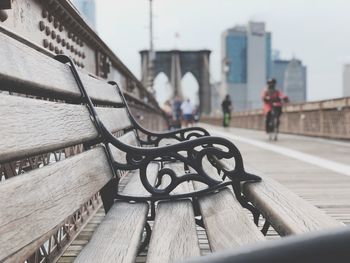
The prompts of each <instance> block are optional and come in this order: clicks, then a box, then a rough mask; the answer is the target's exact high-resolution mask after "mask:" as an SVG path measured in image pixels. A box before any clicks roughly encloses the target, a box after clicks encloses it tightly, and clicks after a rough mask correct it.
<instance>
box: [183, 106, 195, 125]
mask: <svg viewBox="0 0 350 263" xmlns="http://www.w3.org/2000/svg"><path fill="white" fill-rule="evenodd" d="M181 111H182V118H183V121H184V126H185V127H188V125H189V124H191V125H192V122H193V112H194V106H193V105H192V103H191V101H190V99H186V100H185V101H184V102H183V103H182V104H181Z"/></svg>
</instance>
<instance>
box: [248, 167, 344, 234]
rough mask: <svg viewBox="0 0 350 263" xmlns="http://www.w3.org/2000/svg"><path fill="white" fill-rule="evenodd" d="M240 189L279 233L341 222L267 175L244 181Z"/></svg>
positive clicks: (297, 232)
mask: <svg viewBox="0 0 350 263" xmlns="http://www.w3.org/2000/svg"><path fill="white" fill-rule="evenodd" d="M248 171H249V170H248ZM250 172H252V171H251V169H250ZM254 173H255V174H259V176H261V173H259V172H256V171H254ZM243 192H244V194H245V195H246V196H247V197H248V199H249V201H251V202H252V203H253V204H254V205H255V206H256V207H257V208H258V209H259V210H260V211H261V213H262V214H263V215H264V217H265V218H267V219H268V220H269V221H270V222H271V224H272V226H273V227H274V229H275V230H276V231H277V232H278V233H279V234H280V235H282V236H285V235H291V234H301V233H305V232H309V231H315V230H322V229H328V228H333V227H339V226H341V225H342V224H341V223H339V222H337V221H336V220H335V219H333V218H331V217H330V216H328V215H326V214H325V213H324V212H323V211H321V210H320V209H318V208H316V207H315V206H313V205H311V204H310V203H308V202H307V201H305V200H304V199H302V198H300V197H299V196H297V195H296V194H294V193H293V192H291V191H290V190H288V189H287V188H286V187H284V186H283V185H281V184H280V183H278V182H276V181H275V180H273V179H271V178H269V177H268V176H263V177H262V181H261V182H260V183H247V184H245V185H244V187H243Z"/></svg>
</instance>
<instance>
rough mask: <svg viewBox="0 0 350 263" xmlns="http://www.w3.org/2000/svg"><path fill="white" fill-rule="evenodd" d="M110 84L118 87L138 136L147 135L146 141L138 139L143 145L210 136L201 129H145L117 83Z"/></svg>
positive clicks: (111, 82) (155, 144) (110, 82)
mask: <svg viewBox="0 0 350 263" xmlns="http://www.w3.org/2000/svg"><path fill="white" fill-rule="evenodd" d="M108 83H109V84H111V85H114V86H115V87H116V89H117V91H118V93H119V95H120V97H121V98H122V100H123V104H124V106H125V107H126V111H127V114H128V116H129V119H130V121H131V124H132V125H133V126H134V128H135V130H137V134H138V135H140V133H141V134H142V133H143V134H144V135H146V140H143V139H142V138H140V136H139V138H138V139H139V140H140V142H141V145H150V146H158V145H159V142H160V141H161V140H163V139H175V140H177V141H179V142H182V141H187V140H189V139H191V138H199V137H203V136H210V134H209V132H208V131H207V130H206V129H204V128H201V127H189V128H183V129H179V130H175V131H169V132H153V131H149V130H147V129H145V128H144V127H142V126H141V125H140V124H139V123H138V122H137V121H136V120H135V118H134V117H133V116H132V114H131V111H130V108H129V106H128V103H127V102H126V99H125V97H124V94H123V92H122V91H121V89H120V87H119V85H118V84H117V83H116V82H115V81H109V82H108Z"/></svg>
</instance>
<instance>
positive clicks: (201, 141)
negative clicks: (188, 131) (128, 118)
mask: <svg viewBox="0 0 350 263" xmlns="http://www.w3.org/2000/svg"><path fill="white" fill-rule="evenodd" d="M100 125H101V130H102V134H103V138H105V143H106V145H107V149H109V144H112V145H113V146H115V147H117V148H118V149H119V150H121V151H123V152H125V153H126V163H120V162H117V161H115V160H113V166H114V168H115V169H123V170H137V169H139V170H140V180H141V182H142V184H143V186H144V187H145V189H146V190H147V191H148V192H149V193H150V195H149V196H145V197H135V196H122V195H118V197H119V198H121V199H127V200H134V201H138V200H143V201H144V200H163V199H177V198H184V197H195V196H199V195H202V194H207V193H210V192H213V191H216V190H218V189H220V188H223V187H225V186H227V185H232V186H233V188H234V190H235V194H236V196H237V198H238V199H239V200H240V199H241V191H240V184H241V182H247V181H250V182H257V181H260V180H261V178H260V177H258V176H256V175H253V174H249V173H247V172H246V171H245V170H244V165H243V159H242V156H241V154H240V152H239V150H238V149H237V147H236V146H235V145H234V144H233V143H232V142H230V141H228V140H226V139H224V138H221V137H202V138H197V139H193V140H189V141H185V142H179V143H176V144H173V145H168V146H162V147H155V148H142V147H133V146H130V145H126V144H124V143H122V142H120V141H119V140H118V139H116V138H115V137H114V136H113V134H111V133H110V132H109V131H108V130H107V128H106V127H105V126H104V125H103V123H100ZM205 157H207V158H208V160H209V159H211V158H213V157H215V158H216V159H218V160H221V159H223V158H224V159H234V163H235V167H234V169H233V170H226V169H223V168H220V171H221V173H222V176H224V177H226V178H229V180H226V181H218V180H215V179H213V178H212V177H211V176H210V175H209V174H208V173H207V171H206V170H205V169H204V167H203V165H202V163H203V159H204V158H205ZM168 160H172V161H178V162H181V163H183V164H184V167H186V168H185V169H184V172H183V174H182V175H180V176H178V175H177V174H176V173H175V171H173V170H172V169H170V168H167V167H163V165H162V164H163V162H166V161H168ZM154 162H159V163H160V164H161V169H160V170H159V171H158V175H157V178H158V179H161V178H162V177H163V176H165V175H168V176H169V177H170V179H171V181H170V183H169V184H168V185H167V186H166V187H165V188H163V189H160V188H158V187H157V185H156V186H154V185H153V184H151V183H150V182H149V180H148V177H147V167H148V166H149V165H150V164H151V163H154ZM186 181H198V182H201V183H203V184H205V185H206V188H204V189H203V190H200V191H195V192H191V193H185V194H171V192H172V191H173V190H174V189H175V188H176V187H177V186H178V185H180V184H181V183H184V182H186Z"/></svg>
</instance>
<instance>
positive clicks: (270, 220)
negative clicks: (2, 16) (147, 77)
mask: <svg viewBox="0 0 350 263" xmlns="http://www.w3.org/2000/svg"><path fill="white" fill-rule="evenodd" d="M0 47H1V48H0V89H1V90H3V91H9V92H10V93H15V94H12V95H7V94H0V127H1V130H0V135H1V136H0V164H4V163H8V162H11V161H16V160H22V159H23V158H28V157H31V156H37V155H39V154H43V153H48V152H54V151H56V150H59V149H63V148H66V147H71V146H76V145H80V144H82V145H83V148H84V151H83V152H82V153H79V154H76V155H74V156H71V157H69V158H66V159H65V160H62V161H59V162H56V163H53V164H50V165H40V167H39V168H38V169H34V170H32V171H29V172H27V173H24V174H21V175H18V176H15V177H13V178H9V179H6V180H4V181H1V182H0V211H1V213H0V244H1V247H0V262H24V261H25V260H26V259H27V258H29V257H30V256H31V255H32V254H33V253H34V252H35V251H37V249H38V248H40V247H41V248H42V251H45V250H44V248H45V247H47V246H48V243H47V242H48V241H47V240H48V239H49V238H50V237H51V236H52V234H53V233H55V232H56V231H57V229H59V228H60V227H62V226H63V227H65V220H66V219H67V218H69V217H70V216H71V215H72V214H74V213H75V212H76V211H77V210H78V209H79V208H80V207H81V205H82V204H84V202H86V201H88V200H89V199H90V198H91V196H93V195H96V193H98V192H99V193H100V195H101V198H102V201H103V205H104V209H105V211H106V216H105V218H104V220H103V222H102V223H101V224H100V226H99V227H98V228H97V230H96V231H95V233H94V235H93V236H92V238H91V240H90V241H89V243H88V244H87V245H86V246H85V247H84V249H83V250H82V251H81V253H80V254H79V256H78V257H77V259H76V262H135V258H136V256H137V254H138V253H139V251H141V250H142V249H144V248H145V247H146V246H147V247H148V255H147V262H173V261H181V260H187V259H189V258H192V257H196V256H200V249H199V244H198V237H197V233H196V225H198V226H200V227H203V228H204V229H205V231H206V234H207V237H208V241H209V245H210V249H211V251H212V252H216V251H221V250H224V249H228V248H235V247H239V246H242V245H245V244H251V243H257V242H263V241H264V240H265V237H264V234H266V231H267V229H268V227H269V226H270V225H272V227H273V228H274V229H275V230H276V231H277V232H278V233H279V234H280V235H290V234H299V233H305V232H308V231H312V230H318V229H325V228H332V227H337V226H340V225H341V224H339V223H338V222H336V221H335V220H333V219H331V218H329V217H328V216H326V215H325V214H324V213H323V212H322V211H320V210H318V209H317V208H315V207H313V206H311V205H310V204H308V203H307V202H305V201H304V200H302V199H301V198H299V197H297V196H296V195H295V194H293V193H291V192H290V191H289V190H288V189H286V188H284V187H282V186H281V185H280V184H278V183H277V182H275V181H273V180H271V179H269V178H268V177H263V178H262V180H261V178H260V177H258V176H255V175H253V174H252V173H247V172H245V170H244V166H243V159H242V156H241V154H240V152H239V150H238V149H237V148H236V147H235V145H234V144H233V143H232V142H230V141H228V140H226V139H224V138H219V137H212V136H210V135H209V133H208V132H207V131H205V130H204V129H202V128H189V129H185V130H180V131H174V132H167V133H154V132H150V131H148V130H146V129H144V128H142V127H141V126H140V125H139V124H138V123H137V122H136V121H135V120H134V119H133V117H132V116H131V114H130V111H129V109H128V107H127V104H126V102H125V99H124V97H123V93H122V92H121V91H120V89H119V88H118V87H117V85H116V83H113V82H111V83H106V82H104V81H102V80H99V79H96V78H94V77H91V76H89V75H87V74H85V73H83V72H78V71H77V70H76V69H75V66H74V64H73V63H72V62H71V60H70V59H69V58H67V57H65V56H58V57H56V59H53V58H50V57H48V56H46V55H44V54H41V53H39V52H37V51H36V50H33V49H32V48H30V47H28V46H25V45H23V44H21V43H19V42H17V41H16V40H15V39H12V38H10V37H8V36H6V35H4V34H0ZM39 98H40V99H39ZM115 134H118V136H115ZM167 144H169V145H167ZM124 171H127V173H125V172H124ZM120 180H126V181H127V183H126V186H125V187H124V189H123V190H122V191H121V192H119V191H117V189H118V182H119V181H120ZM247 211H250V212H251V214H252V215H253V218H254V220H253V219H251V217H250V216H249V215H248V213H247ZM261 215H262V216H263V217H264V218H265V219H266V223H265V225H264V226H263V229H259V228H258V227H257V226H256V224H257V223H258V221H259V217H260V216H261ZM149 221H152V222H153V226H152V228H151V227H150V224H149ZM254 222H255V223H254ZM144 231H145V232H146V234H144ZM68 238H69V237H68ZM44 256H45V255H44Z"/></svg>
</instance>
